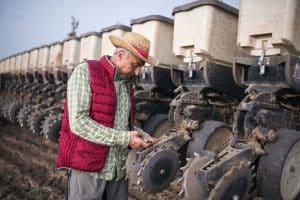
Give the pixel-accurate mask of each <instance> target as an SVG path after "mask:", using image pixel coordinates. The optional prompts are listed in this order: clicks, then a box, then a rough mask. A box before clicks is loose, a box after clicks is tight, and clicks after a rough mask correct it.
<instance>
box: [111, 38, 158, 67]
mask: <svg viewBox="0 0 300 200" xmlns="http://www.w3.org/2000/svg"><path fill="white" fill-rule="evenodd" d="M109 39H110V41H111V43H112V44H113V45H114V46H115V47H122V48H124V49H127V50H128V51H130V52H131V53H132V54H133V55H135V56H137V57H138V58H140V59H141V60H143V61H144V62H146V63H149V64H150V65H154V66H158V64H159V61H158V60H157V59H155V58H153V57H152V56H148V58H145V57H143V56H142V55H141V54H140V53H139V52H138V51H137V50H136V49H135V48H134V47H133V46H132V45H131V44H129V43H128V42H127V41H126V40H124V39H122V38H120V37H118V36H115V35H110V36H109Z"/></svg>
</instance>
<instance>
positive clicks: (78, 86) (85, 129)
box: [67, 62, 145, 180]
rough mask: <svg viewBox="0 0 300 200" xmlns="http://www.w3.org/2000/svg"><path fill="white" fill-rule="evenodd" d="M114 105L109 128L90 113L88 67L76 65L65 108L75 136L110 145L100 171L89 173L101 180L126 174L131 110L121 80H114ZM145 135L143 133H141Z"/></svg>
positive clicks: (126, 92) (127, 92)
mask: <svg viewBox="0 0 300 200" xmlns="http://www.w3.org/2000/svg"><path fill="white" fill-rule="evenodd" d="M115 86H116V93H117V107H116V114H115V121H114V128H113V129H112V128H108V127H106V126H103V125H101V124H99V123H97V122H96V121H94V120H92V119H91V118H90V116H89V113H90V103H91V98H92V92H91V86H90V76H89V67H88V64H87V63H86V62H84V63H81V64H79V65H78V66H77V67H76V68H75V70H74V71H73V73H72V76H71V77H70V79H69V81H68V93H67V97H68V109H69V120H70V128H71V130H72V132H74V133H75V134H77V135H78V136H80V137H82V138H84V139H86V140H89V141H92V142H95V143H98V144H104V145H107V146H109V154H108V156H107V158H106V162H105V165H104V168H103V169H102V170H101V172H100V173H90V174H91V175H92V176H95V177H98V178H99V179H104V180H118V179H120V178H124V176H125V162H126V157H127V154H128V144H129V139H130V133H129V128H128V127H129V120H128V118H129V115H130V110H131V103H130V96H129V91H128V90H129V87H128V86H127V84H126V82H125V81H124V80H115ZM144 134H145V133H144Z"/></svg>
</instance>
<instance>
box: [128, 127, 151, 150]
mask: <svg viewBox="0 0 300 200" xmlns="http://www.w3.org/2000/svg"><path fill="white" fill-rule="evenodd" d="M128 146H129V147H130V148H132V149H136V148H139V147H143V148H147V147H148V146H149V144H147V143H146V142H145V141H144V140H143V134H142V133H140V132H138V131H130V140H129V145H128Z"/></svg>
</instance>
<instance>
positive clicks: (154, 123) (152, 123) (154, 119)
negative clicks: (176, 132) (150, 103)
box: [143, 114, 168, 137]
mask: <svg viewBox="0 0 300 200" xmlns="http://www.w3.org/2000/svg"><path fill="white" fill-rule="evenodd" d="M165 121H168V115H167V114H156V115H153V116H151V117H150V119H149V120H148V121H147V122H146V123H145V125H144V126H143V130H144V131H145V132H147V133H149V134H150V135H151V136H153V137H156V136H161V134H159V133H157V134H155V129H156V128H157V127H158V126H159V125H160V124H161V123H162V122H165Z"/></svg>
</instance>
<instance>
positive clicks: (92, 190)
mask: <svg viewBox="0 0 300 200" xmlns="http://www.w3.org/2000/svg"><path fill="white" fill-rule="evenodd" d="M67 195H68V197H67V199H68V200H127V199H128V182H127V181H125V179H120V180H117V181H105V180H102V179H98V178H96V177H93V176H91V175H89V174H88V173H87V172H82V171H77V170H70V171H69V178H68V191H67Z"/></svg>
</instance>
